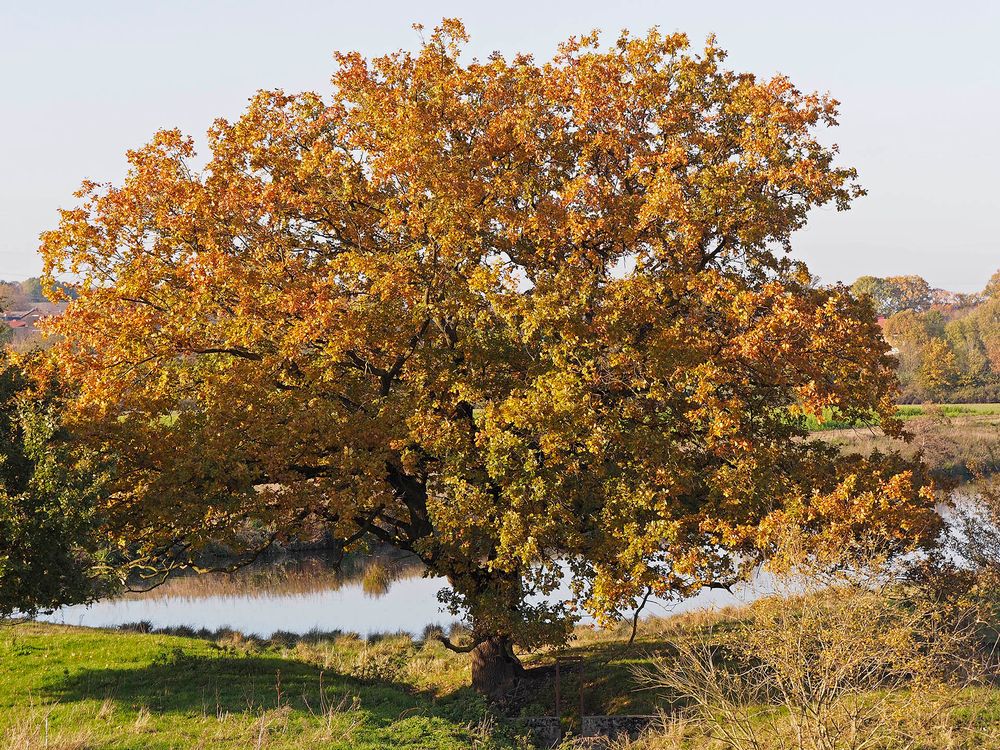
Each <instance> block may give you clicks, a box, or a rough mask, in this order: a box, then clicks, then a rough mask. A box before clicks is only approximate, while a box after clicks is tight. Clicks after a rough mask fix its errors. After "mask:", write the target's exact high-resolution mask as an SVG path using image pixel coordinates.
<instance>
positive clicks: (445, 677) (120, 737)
mask: <svg viewBox="0 0 1000 750" xmlns="http://www.w3.org/2000/svg"><path fill="white" fill-rule="evenodd" d="M747 612H748V608H729V609H726V610H722V611H717V612H696V613H687V614H683V615H676V616H673V617H653V618H649V619H647V620H644V621H643V622H642V623H641V625H640V628H639V633H638V638H637V639H636V641H635V643H633V644H631V645H629V644H628V643H627V637H628V634H629V633H628V631H629V628H628V627H627V626H626V625H624V624H623V625H622V626H621V628H619V629H618V630H610V631H598V630H594V629H591V628H579V629H578V631H577V637H576V638H575V640H574V642H573V644H572V646H571V647H570V648H569V649H567V650H566V651H564V652H562V653H563V655H564V656H570V657H573V656H576V657H583V661H582V665H583V666H582V670H578V669H577V668H576V667H571V668H567V667H564V671H563V675H562V681H561V688H562V696H563V697H562V701H563V704H562V705H563V709H564V710H563V713H564V721H563V724H564V727H565V728H566V730H567V733H568V736H569V738H570V739H569V740H568V741H567V743H566V747H581V745H580V744H578V743H579V741H578V742H577V744H574V743H573V741H572V736H573V731H574V730H575V729H577V728H578V723H577V721H578V715H579V713H578V712H579V709H578V700H579V694H580V683H579V680H580V679H581V677H582V679H583V700H584V711H585V713H587V714H601V713H614V714H654V713H660V714H661V717H662V718H661V719H660V720H658V721H656V722H654V724H653V727H652V729H651V731H649V732H648V733H647V734H646V735H644V736H643V737H641V738H639V739H637V740H634V741H633V742H629V741H628V740H626V739H622V740H619V741H617V742H616V743H614V744H613V746H614V747H617V748H624V747H627V746H628V747H634V748H636V750H638V749H639V748H648V749H649V750H658V749H662V750H668V749H669V750H683V749H687V750H714V749H715V748H721V747H724V746H725V745H722V744H719V742H718V738H717V737H716V736H715V735H714V734H713V732H712V731H710V728H709V727H706V726H705V725H704V724H703V723H700V722H697V721H692V720H690V719H685V718H683V717H684V713H683V712H678V711H676V709H678V708H682V707H683V706H684V701H683V700H676V699H674V698H672V697H671V696H670V695H669V693H668V692H665V691H663V690H662V689H656V687H655V686H651V685H649V684H646V683H645V682H644V681H643V680H642V679H641V676H640V675H637V673H636V670H637V669H639V670H642V669H644V668H645V669H649V668H650V667H651V666H653V665H655V663H656V662H655V660H656V657H657V655H662V654H665V653H666V654H670V653H673V652H674V651H675V649H676V648H677V644H681V643H684V642H686V641H698V642H705V643H713V642H714V641H716V640H717V641H719V642H722V641H724V640H725V638H726V636H727V634H729V633H732V632H733V631H734V629H736V628H738V627H740V625H741V623H744V622H745V619H746V617H747ZM552 656H553V654H551V653H541V654H534V655H532V656H530V657H528V660H527V666H528V667H529V670H531V673H532V675H533V679H532V680H531V686H532V694H531V696H530V697H528V698H526V699H523V700H522V703H521V705H520V706H519V708H518V711H517V713H519V714H521V715H547V714H551V713H552V712H553V711H554V701H555V684H554V671H553V669H552V663H553V658H552ZM0 668H2V673H3V675H4V678H3V680H0V748H2V749H3V750H15V748H16V749H17V750H33V749H34V748H43V747H44V748H53V749H54V750H71V749H72V750H139V749H140V748H141V749H143V750H145V749H146V748H149V749H156V750H159V749H161V748H162V749H163V750H167V749H168V748H220V749H221V750H230V749H233V750H235V749H236V748H274V749H276V750H277V749H279V748H304V747H307V748H323V749H324V750H327V749H329V750H332V749H333V748H344V749H347V748H371V749H372V750H374V749H375V748H518V747H521V748H526V747H530V746H531V745H530V741H529V737H528V731H527V730H526V729H525V728H524V727H523V726H522V725H520V724H519V723H518V721H517V720H516V718H515V719H512V720H511V719H498V718H496V717H495V716H494V715H492V714H491V713H490V711H489V709H488V708H487V706H486V705H485V704H484V703H483V702H482V701H481V699H480V698H478V697H477V696H476V695H474V694H473V693H472V692H471V691H470V690H469V689H468V688H466V687H465V685H466V684H467V683H468V680H469V672H468V660H467V657H465V656H462V655H457V654H454V653H452V652H449V651H447V650H445V649H444V647H443V646H441V645H440V644H439V643H438V642H437V641H435V640H427V641H419V640H414V639H412V638H410V637H409V636H401V635H395V636H386V637H382V638H376V639H370V640H368V641H364V640H361V639H359V638H357V637H354V636H344V635H335V634H334V635H320V634H315V635H311V636H305V637H301V638H294V637H291V636H286V637H283V636H277V637H275V638H272V639H268V640H261V639H255V638H246V637H244V636H241V635H240V634H238V633H232V632H225V633H216V634H212V635H207V634H203V635H200V636H190V635H187V636H181V635H170V634H163V633H141V632H134V631H117V630H115V631H113V630H95V629H84V628H74V627H67V626H56V625H42V624H38V623H22V624H16V625H9V626H5V627H4V628H3V629H2V631H0ZM892 700H895V699H892ZM899 701H900V703H901V704H902V705H904V706H909V705H910V704H909V701H910V699H909V698H908V697H907V696H905V695H901V696H900V698H899ZM781 715H782V709H780V708H779V709H778V710H777V712H776V713H774V714H767V716H768V717H769V718H768V719H754V721H757V722H763V721H765V720H766V721H774V720H775V718H774V717H775V716H777V717H778V720H779V721H781V720H782V719H781ZM671 717H673V718H671ZM933 729H934V736H936V737H945V736H948V737H952V738H954V740H955V742H954V744H937V743H935V744H928V745H919V746H918V745H914V746H913V747H914V748H916V747H926V748H937V747H942V748H944V747H949V748H972V747H978V748H996V747H1000V744H997V742H996V740H995V739H991V738H995V737H1000V690H997V689H991V688H978V689H971V688H970V689H966V690H964V691H963V692H962V693H961V695H960V696H959V697H958V699H957V700H956V699H955V696H952V698H951V701H950V702H949V703H948V704H947V706H946V710H945V711H944V712H943V713H942V715H941V716H939V718H938V721H937V723H936V724H935V727H934V728H933ZM991 743H992V744H991ZM599 746H600V745H599ZM845 747H846V746H845ZM762 750H763V748H762Z"/></svg>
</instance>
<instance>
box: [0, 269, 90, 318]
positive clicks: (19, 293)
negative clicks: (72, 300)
mask: <svg viewBox="0 0 1000 750" xmlns="http://www.w3.org/2000/svg"><path fill="white" fill-rule="evenodd" d="M56 286H57V287H59V288H60V289H62V290H64V291H67V292H68V293H69V294H70V296H73V292H72V290H71V289H70V288H69V287H67V286H65V285H63V284H59V283H57V284H56ZM50 301H53V302H54V301H55V300H49V298H48V297H46V296H45V288H44V287H43V286H42V280H41V279H40V278H38V277H37V276H32V277H31V278H28V279H25V280H24V281H0V308H2V309H3V310H26V309H28V308H30V307H31V306H32V305H33V304H35V303H36V302H50Z"/></svg>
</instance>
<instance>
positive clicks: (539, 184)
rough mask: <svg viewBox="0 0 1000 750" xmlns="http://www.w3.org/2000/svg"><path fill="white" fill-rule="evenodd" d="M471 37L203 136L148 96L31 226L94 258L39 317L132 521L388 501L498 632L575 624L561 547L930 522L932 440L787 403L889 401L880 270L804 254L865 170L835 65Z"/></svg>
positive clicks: (234, 538) (636, 579)
mask: <svg viewBox="0 0 1000 750" xmlns="http://www.w3.org/2000/svg"><path fill="white" fill-rule="evenodd" d="M465 41H466V35H465V31H464V29H463V27H462V25H461V24H460V23H459V22H457V21H446V22H444V23H443V24H442V25H441V27H440V28H438V29H436V30H435V31H434V32H433V33H431V34H430V35H429V36H428V38H427V41H426V42H425V43H423V44H421V46H420V48H419V50H417V51H416V52H415V53H410V52H404V51H401V52H397V53H394V54H391V55H388V56H385V57H381V58H377V59H371V60H368V59H365V58H363V57H362V56H361V55H359V54H357V53H351V54H339V55H337V58H336V59H337V68H336V71H335V73H334V75H333V81H332V83H333V88H332V91H331V92H330V93H329V94H328V95H327V96H321V95H319V94H314V93H305V94H297V95H293V94H287V93H284V92H281V91H264V92H261V93H259V94H258V95H257V96H256V97H254V98H253V100H252V101H251V102H250V105H249V107H248V108H247V110H246V112H245V113H244V114H243V115H242V116H241V117H240V118H239V119H238V120H236V121H235V122H228V121H225V120H219V121H217V122H216V123H215V125H214V126H213V128H212V129H211V131H210V133H209V153H208V158H207V163H205V164H204V166H203V167H201V168H197V169H196V167H195V165H196V164H198V162H197V161H196V159H195V153H194V147H193V143H192V140H191V139H190V138H188V137H186V136H184V135H182V134H181V133H179V132H177V131H173V130H168V131H162V132H160V133H157V134H156V136H155V137H154V138H153V140H152V141H151V142H150V143H149V144H148V145H147V146H145V147H143V148H140V149H137V150H135V151H131V152H129V160H130V164H131V168H130V171H129V173H128V176H127V177H126V179H125V181H124V182H123V183H122V184H121V185H117V186H115V185H106V184H96V183H87V184H85V185H84V187H83V189H82V190H81V192H80V194H79V196H80V198H81V203H80V205H79V207H78V208H75V209H72V210H67V211H64V212H63V214H62V219H61V222H60V224H59V227H58V228H57V229H55V230H53V231H51V232H49V233H47V234H46V235H45V236H44V244H43V253H44V256H45V260H46V272H47V274H48V275H49V277H50V278H54V277H57V276H58V277H60V278H69V277H71V278H74V279H77V280H78V283H77V284H76V287H75V291H76V292H77V293H78V297H77V298H76V299H74V300H72V301H71V303H70V305H69V311H68V312H67V314H66V315H64V316H63V317H62V318H61V319H59V320H58V321H57V322H56V323H55V324H54V325H53V331H54V332H55V333H57V334H60V336H61V338H60V340H59V342H58V345H57V347H56V349H55V350H54V351H55V353H56V356H57V358H58V365H59V367H60V371H61V372H62V373H63V375H64V376H65V377H66V378H68V379H69V380H70V381H71V382H73V383H74V384H75V385H76V387H77V389H78V396H77V397H76V399H75V402H74V403H73V405H72V415H73V421H74V424H75V428H76V429H77V431H78V433H79V434H80V435H81V436H82V437H83V438H84V439H86V440H88V441H90V442H92V443H94V444H95V445H99V446H102V449H103V450H105V451H107V452H108V453H109V454H112V455H116V456H118V457H120V458H119V463H120V473H119V484H118V486H117V488H116V491H115V492H114V493H113V494H112V495H110V496H109V497H108V500H107V507H106V508H105V509H104V512H105V515H106V517H107V518H108V524H109V529H111V530H113V532H114V534H115V535H116V538H117V539H118V540H119V544H120V545H121V548H122V550H123V551H124V550H127V552H128V554H129V555H130V557H131V559H134V560H141V561H143V562H144V563H148V564H150V565H154V566H158V565H164V564H167V562H168V561H171V560H177V559H184V558H185V556H189V555H191V554H192V553H194V552H195V551H197V550H198V549H199V548H200V547H201V546H202V545H204V544H205V543H207V542H209V541H210V540H228V541H229V543H230V544H233V545H238V544H239V540H240V539H242V538H244V537H243V536H241V532H243V531H245V530H246V528H247V527H248V526H254V527H255V528H258V529H266V530H270V531H272V532H273V533H274V534H275V535H277V536H280V537H289V536H305V535H310V534H314V533H316V532H317V531H318V530H326V531H329V532H331V533H333V534H334V535H336V536H337V537H338V538H340V539H342V540H346V541H347V542H349V543H351V542H354V541H357V540H359V539H360V538H362V536H374V537H375V538H377V539H380V540H382V541H384V542H387V543H389V544H392V545H395V546H397V547H400V548H403V549H407V550H412V551H413V552H415V553H416V554H417V555H419V556H420V557H421V559H423V560H424V562H425V563H426V564H427V565H428V566H429V568H430V569H431V570H432V571H433V572H434V573H437V574H440V575H443V576H446V577H447V578H448V580H449V581H450V583H451V587H452V589H451V592H450V593H449V594H447V595H446V597H445V598H446V600H447V602H448V603H449V604H451V605H452V606H453V607H454V608H456V610H460V611H464V612H467V613H468V614H469V616H470V619H471V623H472V632H473V636H474V642H473V643H472V644H470V645H472V646H476V647H479V648H486V649H487V650H486V651H482V652H481V653H480V656H481V657H483V658H486V659H487V661H488V660H489V659H493V660H494V661H496V660H500V661H503V659H505V658H506V659H507V660H508V661H511V660H512V658H511V657H512V654H511V651H510V647H511V646H512V645H515V644H516V645H518V646H522V647H534V646H538V645H540V644H542V643H547V642H558V641H559V640H560V639H562V638H563V637H565V634H566V633H567V632H568V631H567V622H568V621H569V620H568V615H570V614H572V612H571V611H570V610H568V609H566V608H565V607H564V606H563V605H562V604H558V603H557V604H552V605H541V604H537V603H532V602H536V601H537V600H533V599H529V598H527V597H528V594H529V593H531V592H538V591H540V592H544V591H548V590H551V589H552V588H553V586H554V585H555V584H556V582H557V580H558V579H559V577H560V576H562V575H566V576H569V577H570V579H571V580H572V582H573V587H574V590H575V591H576V592H577V603H578V605H579V606H580V607H583V608H586V609H588V610H590V611H592V612H595V613H596V614H598V615H599V616H600V617H604V618H613V617H615V616H616V613H617V612H618V611H619V610H621V609H622V608H625V607H629V606H632V605H633V603H634V601H635V598H636V597H637V596H638V595H640V594H641V593H642V592H643V591H644V590H645V589H646V587H647V586H649V587H652V588H653V590H654V591H655V592H657V593H658V594H661V595H674V594H676V595H684V594H690V593H692V592H694V591H696V590H697V589H699V588H700V587H702V586H704V585H708V584H720V583H723V584H724V583H728V582H732V581H733V580H735V578H736V577H737V576H738V575H739V574H740V571H741V566H742V565H744V564H746V563H748V562H750V561H752V560H754V559H757V557H759V556H760V555H761V554H763V553H764V552H766V550H767V548H768V545H769V544H770V541H769V540H770V537H769V531H768V530H769V529H771V528H773V527H774V526H775V525H781V524H791V523H802V524H803V525H804V526H806V527H808V528H810V529H812V530H813V531H814V532H815V534H816V535H818V536H823V535H826V537H825V538H826V539H827V541H830V540H835V541H836V543H843V542H845V541H847V540H848V539H849V538H850V537H852V535H856V534H858V533H863V532H864V530H865V529H872V528H878V529H880V530H882V531H883V532H884V534H885V538H886V540H887V543H889V544H890V545H896V546H898V547H900V548H904V547H907V546H909V545H912V544H915V543H921V542H922V541H927V540H928V539H929V538H930V537H931V536H932V535H933V533H934V521H933V519H934V518H936V516H934V515H933V513H932V512H931V511H930V509H929V508H930V505H931V500H932V498H931V496H930V493H929V490H928V489H927V487H926V485H925V482H924V480H923V479H922V478H921V477H920V476H919V474H914V473H913V472H912V469H911V467H907V466H903V465H899V466H897V465H894V464H891V463H887V464H885V465H884V466H883V465H882V464H881V463H880V462H879V457H875V458H874V459H869V460H866V461H848V462H844V461H842V460H841V459H839V458H838V457H836V456H835V455H833V454H832V453H831V452H830V451H829V450H828V449H825V448H823V447H821V446H819V445H817V444H814V443H812V442H809V441H807V440H805V439H803V436H804V434H805V433H804V430H803V428H802V425H801V423H800V421H799V420H797V419H796V418H795V415H796V414H800V413H802V412H810V413H817V414H818V413H822V411H823V409H825V408H827V407H835V408H836V409H838V410H839V411H840V412H841V413H842V414H844V415H846V416H847V417H848V418H852V417H853V418H857V419H869V420H870V419H873V418H874V419H876V420H879V419H880V420H882V422H883V424H884V425H885V426H886V429H888V430H889V431H895V430H898V427H899V425H898V424H897V423H895V422H894V421H893V420H892V419H891V415H892V413H893V392H894V383H895V379H894V374H893V366H892V361H891V360H890V359H889V358H888V357H887V355H886V347H885V345H884V344H883V343H882V340H881V337H880V335H879V328H878V326H877V324H876V321H875V320H874V318H873V316H872V315H871V312H870V308H869V307H867V306H866V305H865V304H863V303H860V302H858V301H856V300H855V299H854V298H853V297H852V296H851V295H850V294H849V293H848V290H846V289H845V288H840V287H834V288H819V287H818V286H817V285H816V284H815V283H814V282H813V280H812V278H811V276H810V274H809V273H808V271H807V269H806V268H805V267H804V266H803V265H802V264H801V263H799V262H797V261H795V260H793V259H792V258H791V257H790V256H789V255H788V254H787V251H788V250H789V249H790V243H791V237H792V234H793V232H794V231H795V230H797V229H800V228H802V227H803V226H804V225H805V223H806V219H807V214H808V211H809V209H810V208H812V207H814V206H821V205H827V204H830V205H832V206H835V207H836V208H838V209H845V208H847V207H848V205H849V204H850V202H851V201H852V199H854V198H855V197H857V196H859V195H860V194H861V193H862V191H861V189H860V188H859V187H858V185H857V184H856V182H855V173H854V171H853V170H852V169H849V168H844V167H840V166H837V165H836V164H835V150H834V149H831V148H830V147H828V146H825V145H823V144H822V142H821V141H820V140H819V139H818V137H817V131H818V130H819V129H820V128H822V127H824V126H828V125H833V124H835V117H836V102H835V101H834V100H832V99H830V98H829V97H827V96H822V95H817V94H807V93H802V92H800V91H799V90H798V89H796V88H795V87H794V86H793V85H792V83H791V82H790V81H788V80H787V79H786V78H783V77H775V78H772V79H769V80H758V79H756V78H754V77H753V76H751V75H747V74H738V73H734V72H731V71H729V70H727V69H726V68H725V67H724V66H723V61H724V58H725V54H724V52H723V51H722V50H721V49H720V48H719V47H717V46H716V45H715V42H714V41H711V40H710V41H709V42H708V44H707V45H706V47H705V48H704V49H703V50H702V51H701V52H697V53H696V52H693V51H691V49H690V48H689V45H688V41H687V39H686V37H685V36H683V35H679V34H676V35H663V34H661V33H659V32H656V31H653V32H650V33H649V34H648V35H646V36H640V37H635V36H630V35H628V34H624V35H622V36H621V37H620V38H619V39H618V40H617V41H616V42H615V43H613V44H611V45H610V46H609V47H608V48H602V47H601V46H600V45H599V42H598V38H597V36H596V35H592V36H585V37H581V38H575V39H571V40H569V41H568V42H566V43H565V44H563V45H562V46H561V47H560V48H559V51H558V53H557V54H556V55H555V56H554V58H553V59H552V60H551V61H548V62H545V63H539V62H536V61H535V60H533V59H532V58H530V57H527V56H523V55H519V56H516V57H514V58H512V59H506V58H504V57H503V56H501V55H499V54H495V55H493V56H491V57H490V58H489V59H486V60H483V61H468V62H466V61H465V60H464V58H463V54H462V47H463V44H464V43H465ZM67 274H68V276H67ZM873 415H874V417H873ZM886 519H889V520H886ZM484 654H485V656H483V655H484ZM515 667H516V665H515ZM512 669H513V668H512ZM497 674H498V675H499V677H500V678H501V679H503V678H505V676H506V677H509V676H510V671H509V670H508V672H506V673H504V672H500V673H497ZM483 684H485V683H480V686H483Z"/></svg>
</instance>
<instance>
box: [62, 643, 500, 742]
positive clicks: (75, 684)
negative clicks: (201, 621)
mask: <svg viewBox="0 0 1000 750" xmlns="http://www.w3.org/2000/svg"><path fill="white" fill-rule="evenodd" d="M46 692H47V693H48V694H49V695H50V696H51V697H52V698H55V699H56V700H58V701H59V702H63V703H65V702H74V701H83V700H97V701H103V700H105V699H107V698H110V699H111V700H113V701H115V702H117V703H119V704H121V705H127V706H133V707H138V706H144V707H146V708H147V709H148V710H149V711H151V712H153V713H157V714H164V713H177V714H185V715H197V716H210V717H211V716H224V715H226V714H252V713H259V712H261V711H266V710H269V709H274V708H279V707H283V706H284V707H288V708H291V709H292V710H294V711H300V712H302V713H303V714H314V715H318V714H320V713H322V711H323V707H330V706H338V705H340V706H343V705H352V704H353V705H355V706H356V707H357V708H359V709H360V710H362V711H364V712H365V713H366V714H367V716H366V723H367V724H369V725H372V726H379V727H385V726H388V725H390V724H392V723H394V722H396V721H399V720H400V719H402V718H406V717H410V716H428V717H439V718H442V719H447V720H452V721H469V720H476V719H478V718H481V716H482V713H481V709H482V706H481V703H478V701H477V699H476V698H475V697H474V694H473V693H472V692H471V690H459V691H456V693H454V694H453V695H451V696H449V697H448V698H447V699H446V700H443V701H436V700H435V699H434V697H433V696H430V695H425V694H422V693H419V692H417V691H414V690H411V689H408V688H407V686H403V685H400V684H398V683H393V682H390V681H376V680H360V679H357V678H355V677H350V676H346V675H342V674H339V673H337V672H335V671H331V670H322V669H320V668H319V667H318V666H314V665H312V664H309V663H307V662H304V661H297V660H294V659H288V658H284V657H282V656H280V655H277V654H269V653H246V654H240V655H233V654H231V653H226V652H222V651H220V653H219V655H217V656H216V655H205V654H197V655H195V654H188V653H186V652H185V651H184V650H183V649H182V648H175V649H173V650H170V651H163V652H161V653H160V654H158V655H157V656H156V657H155V658H154V659H153V661H152V662H151V663H148V662H147V663H146V664H145V665H143V666H137V667H136V668H134V669H132V668H104V669H100V668H86V669H83V670H81V671H79V672H77V673H75V674H71V675H67V676H64V677H61V678H59V679H57V680H55V681H53V682H51V683H50V684H49V685H47V686H46ZM355 698H356V700H355Z"/></svg>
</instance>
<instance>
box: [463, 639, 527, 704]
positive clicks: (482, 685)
mask: <svg viewBox="0 0 1000 750" xmlns="http://www.w3.org/2000/svg"><path fill="white" fill-rule="evenodd" d="M471 656H472V687H473V688H474V689H475V690H476V692H477V693H479V694H480V695H485V696H487V697H489V698H493V699H499V698H503V697H504V696H505V695H506V694H507V693H509V692H510V690H511V689H512V688H513V687H514V686H515V685H516V684H517V682H518V680H520V679H521V677H522V676H524V667H523V666H522V665H521V660H520V659H518V658H517V656H516V655H515V654H514V642H513V641H512V640H511V639H510V637H509V636H503V635H495V636H490V637H489V638H487V639H486V640H484V641H483V642H482V643H480V644H479V645H478V646H476V647H475V648H474V649H473V650H472V653H471Z"/></svg>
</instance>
